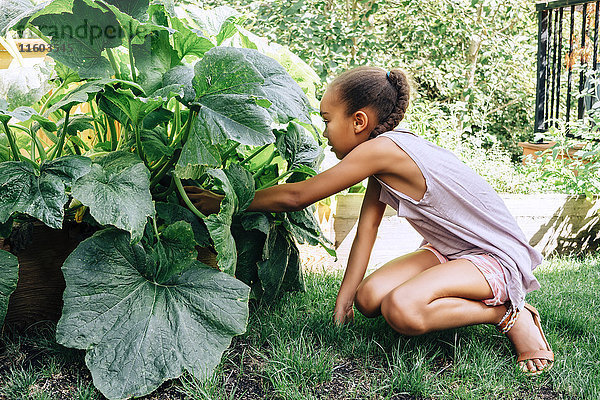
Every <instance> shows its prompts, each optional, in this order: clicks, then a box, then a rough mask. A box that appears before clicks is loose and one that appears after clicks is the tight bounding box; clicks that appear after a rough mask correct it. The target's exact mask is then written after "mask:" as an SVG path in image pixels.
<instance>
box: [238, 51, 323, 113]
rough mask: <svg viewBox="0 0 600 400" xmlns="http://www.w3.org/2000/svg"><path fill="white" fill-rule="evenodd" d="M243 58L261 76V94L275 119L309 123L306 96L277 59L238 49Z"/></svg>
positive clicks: (308, 104)
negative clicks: (266, 100)
mask: <svg viewBox="0 0 600 400" xmlns="http://www.w3.org/2000/svg"><path fill="white" fill-rule="evenodd" d="M238 50H239V51H241V52H242V53H243V54H244V58H245V59H246V60H247V62H249V63H250V64H252V66H253V67H254V68H256V69H257V70H258V71H259V72H260V75H261V76H262V77H263V80H264V83H263V84H262V86H261V89H262V93H261V94H262V96H264V97H266V98H267V99H268V100H269V101H270V102H271V103H272V104H271V107H269V110H270V111H271V112H272V114H273V116H274V117H275V118H277V120H278V121H279V122H280V123H282V124H285V123H287V122H289V121H291V120H293V119H298V120H300V121H302V122H305V123H307V124H310V123H311V119H310V110H311V109H312V107H311V105H310V103H309V101H308V97H306V94H305V93H304V91H303V90H302V88H300V86H298V84H297V83H296V81H295V80H294V79H293V78H292V77H291V76H290V75H289V74H288V73H287V72H286V70H285V68H283V67H282V66H281V65H280V64H279V63H278V62H277V61H275V60H274V59H272V58H271V57H267V56H266V55H264V54H262V53H261V52H259V51H257V50H253V49H238Z"/></svg>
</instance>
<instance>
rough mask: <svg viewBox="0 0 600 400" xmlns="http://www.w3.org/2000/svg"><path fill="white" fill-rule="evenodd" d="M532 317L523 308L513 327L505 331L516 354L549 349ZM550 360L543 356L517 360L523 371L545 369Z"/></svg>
mask: <svg viewBox="0 0 600 400" xmlns="http://www.w3.org/2000/svg"><path fill="white" fill-rule="evenodd" d="M533 318H534V317H533V313H532V311H530V310H529V309H527V308H523V310H522V311H521V312H520V313H519V316H518V318H517V321H516V322H515V324H514V325H513V327H512V328H511V329H510V330H509V331H508V332H507V333H506V336H507V337H508V339H509V340H510V341H511V342H512V344H513V346H514V347H515V351H516V352H517V354H524V353H532V352H536V351H540V350H541V351H550V348H549V347H548V346H547V345H546V341H545V340H544V338H543V337H542V332H541V331H540V328H538V327H537V325H536V324H535V322H534V319H533ZM551 362H552V361H548V360H546V359H544V358H531V359H528V360H525V361H521V362H519V367H520V368H521V370H522V371H523V372H529V373H535V372H541V371H543V370H544V369H546V368H547V367H548V366H549V363H551Z"/></svg>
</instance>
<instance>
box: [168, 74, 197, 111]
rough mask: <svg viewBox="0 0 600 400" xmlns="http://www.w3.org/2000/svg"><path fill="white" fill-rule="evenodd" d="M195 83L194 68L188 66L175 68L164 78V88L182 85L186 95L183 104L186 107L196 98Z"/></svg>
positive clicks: (182, 100)
mask: <svg viewBox="0 0 600 400" xmlns="http://www.w3.org/2000/svg"><path fill="white" fill-rule="evenodd" d="M193 81H194V68H193V67H190V66H188V65H179V66H177V67H173V68H171V69H170V70H169V71H167V73H165V75H164V76H163V86H165V87H166V86H171V85H181V86H182V87H183V93H184V95H183V97H182V99H181V102H182V103H183V104H185V105H189V104H190V103H191V102H192V101H194V99H195V98H196V91H195V90H194V86H193Z"/></svg>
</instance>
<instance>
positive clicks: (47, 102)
mask: <svg viewBox="0 0 600 400" xmlns="http://www.w3.org/2000/svg"><path fill="white" fill-rule="evenodd" d="M67 85H68V84H67V81H62V83H61V84H60V86H59V87H58V89H56V90H55V91H53V92H52V94H51V95H50V97H48V99H47V100H46V101H45V102H44V105H43V106H42V108H41V110H40V115H44V112H45V111H46V109H47V108H48V106H49V105H50V101H52V99H54V98H55V97H56V95H57V94H58V93H59V92H60V91H61V90H62V89H64V87H65V86H67Z"/></svg>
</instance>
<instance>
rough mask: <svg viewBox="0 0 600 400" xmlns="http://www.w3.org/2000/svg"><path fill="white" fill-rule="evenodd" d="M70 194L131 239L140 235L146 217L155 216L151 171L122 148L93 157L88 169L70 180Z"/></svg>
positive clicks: (102, 221) (99, 219)
mask: <svg viewBox="0 0 600 400" xmlns="http://www.w3.org/2000/svg"><path fill="white" fill-rule="evenodd" d="M73 197H75V198H76V199H77V200H79V201H80V202H81V203H83V204H84V205H86V206H88V207H89V209H90V213H91V214H92V216H93V217H94V218H95V219H96V221H98V222H99V223H101V224H102V225H113V226H116V227H117V228H120V229H123V230H126V231H128V232H130V233H131V239H132V241H135V240H138V239H140V238H141V237H142V234H143V232H144V227H145V226H146V222H147V217H153V216H154V205H153V204H152V196H151V194H150V172H149V171H148V169H147V168H146V167H145V166H144V164H143V162H142V161H141V160H140V159H139V158H138V157H137V156H136V155H134V154H131V153H128V152H124V151H117V152H113V153H110V154H108V155H106V156H104V157H101V158H98V159H96V160H94V163H93V164H92V169H91V171H90V172H89V173H88V174H87V175H85V176H84V177H82V178H80V179H79V180H77V181H76V182H75V183H74V184H73Z"/></svg>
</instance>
